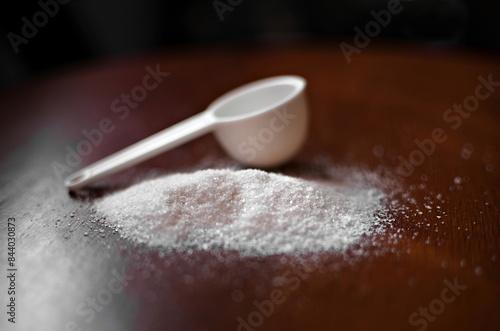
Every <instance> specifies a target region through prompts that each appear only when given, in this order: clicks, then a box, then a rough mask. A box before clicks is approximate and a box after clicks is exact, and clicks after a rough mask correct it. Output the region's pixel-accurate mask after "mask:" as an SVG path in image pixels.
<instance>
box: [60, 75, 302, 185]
mask: <svg viewBox="0 0 500 331" xmlns="http://www.w3.org/2000/svg"><path fill="white" fill-rule="evenodd" d="M305 87H306V81H305V79H304V78H302V77H299V76H277V77H271V78H267V79H262V80H259V81H256V82H253V83H249V84H246V85H243V86H241V87H238V88H236V89H234V90H232V91H230V92H227V93H226V94H224V95H222V96H221V97H219V98H217V99H216V100H215V101H214V102H212V103H211V104H210V105H209V106H208V108H207V110H205V111H203V112H201V113H199V114H198V115H195V116H193V117H190V118H188V119H186V120H184V121H182V122H180V123H178V124H175V125H173V126H171V127H169V128H167V129H165V130H162V131H160V132H158V133H156V134H154V135H152V136H150V137H148V138H146V139H143V140H141V141H139V142H137V143H135V144H133V145H131V146H129V147H127V148H125V149H123V150H121V151H119V152H116V153H114V154H112V155H110V156H108V157H106V158H104V159H102V160H100V161H97V162H95V163H94V164H91V165H89V166H87V167H85V168H83V169H81V170H79V171H77V172H75V173H73V174H71V175H70V176H68V178H66V180H65V181H64V184H65V185H66V187H68V188H69V189H70V190H77V189H79V188H82V187H85V186H87V185H89V184H91V183H93V182H95V181H97V180H99V179H101V178H103V177H105V176H107V175H111V174H113V173H116V172H118V171H120V170H123V169H125V168H128V167H131V166H133V165H135V164H137V163H140V162H142V161H145V160H147V159H149V158H151V157H153V156H156V155H158V154H161V153H163V152H166V151H168V150H170V149H172V148H174V147H177V146H179V145H181V144H183V143H185V142H188V141H190V140H192V139H194V138H197V137H199V136H201V135H204V134H206V133H208V132H211V131H213V132H214V133H215V136H216V137H217V140H218V141H219V143H220V144H221V145H222V147H223V148H224V149H225V150H226V152H227V153H228V154H229V155H231V156H232V157H233V158H234V159H236V160H237V161H239V162H241V163H243V164H246V165H249V166H255V167H271V166H276V165H279V164H281V163H284V162H286V161H288V160H289V159H290V158H291V157H293V156H294V155H295V153H296V152H297V151H298V150H299V149H300V147H301V146H302V143H303V142H304V140H305V137H306V134H307V127H308V106H307V101H306V97H305V93H304V90H305Z"/></svg>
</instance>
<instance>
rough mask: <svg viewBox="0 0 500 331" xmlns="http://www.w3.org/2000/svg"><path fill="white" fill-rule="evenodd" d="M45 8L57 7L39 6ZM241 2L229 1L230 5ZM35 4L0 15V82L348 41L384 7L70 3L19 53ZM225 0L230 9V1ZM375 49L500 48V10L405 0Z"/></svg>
mask: <svg viewBox="0 0 500 331" xmlns="http://www.w3.org/2000/svg"><path fill="white" fill-rule="evenodd" d="M41 1H43V2H50V1H55V0H41ZM234 1H235V2H236V3H238V0H233V3H235V2H234ZM38 2H39V1H22V2H20V1H16V2H14V1H9V2H4V3H3V7H2V9H1V11H0V35H1V39H0V40H1V41H0V56H1V58H2V61H1V64H0V84H1V85H3V86H4V87H5V85H11V84H15V83H19V82H22V81H24V80H26V79H28V78H30V77H32V76H34V75H37V74H40V73H43V72H46V71H48V70H53V69H54V68H62V69H63V68H65V67H67V66H68V65H72V64H75V63H81V62H82V61H88V60H92V59H100V58H109V57H115V56H120V55H124V54H131V53H136V52H140V51H144V50H151V49H156V48H159V47H177V46H185V45H192V44H197V45H200V44H202V45H206V46H207V47H218V46H220V45H221V44H228V43H231V44H242V43H245V44H247V43H290V42H296V41H302V42H303V41H312V42H314V41H323V42H324V41H325V40H328V41H330V40H331V42H332V43H333V44H339V43H340V42H342V41H345V42H348V43H351V44H352V42H353V35H354V30H353V28H354V27H355V26H359V27H360V28H362V29H363V27H364V24H366V23H367V22H368V21H370V20H372V19H373V18H372V16H371V15H370V10H372V9H373V10H376V11H378V10H381V9H385V8H387V1H385V0H373V1H369V0H334V1H321V0H308V1H299V0H242V1H241V3H240V4H239V5H237V6H235V7H234V9H233V11H232V12H229V11H228V12H226V13H225V14H224V20H223V21H221V20H220V18H219V16H218V14H217V12H216V10H215V9H214V4H213V2H214V1H213V0H193V1H181V0H177V1H173V0H100V1H98V0H70V1H69V3H68V4H64V5H59V11H58V13H57V14H56V15H55V17H53V18H50V19H49V20H48V23H47V24H46V25H45V26H43V27H41V28H39V31H38V34H37V35H36V36H35V37H33V38H31V39H29V42H28V43H27V44H21V45H20V47H19V52H18V53H17V54H16V53H15V52H14V50H13V47H12V45H11V43H10V41H9V39H8V37H7V35H8V33H9V32H13V33H16V34H19V35H21V28H22V26H23V24H24V23H23V22H22V20H21V19H22V17H26V18H27V19H28V20H29V21H30V22H32V21H33V15H34V14H35V13H36V12H37V11H39V10H40V9H41V7H40V5H39V4H38ZM222 2H224V3H228V0H223V1H222ZM401 3H402V5H403V7H404V10H403V12H402V13H401V14H398V15H394V16H393V17H392V21H391V23H390V24H389V26H388V27H386V28H383V29H382V32H381V34H380V35H379V36H377V37H376V38H374V40H372V43H382V42H387V41H395V40H397V41H401V40H403V41H410V42H417V43H422V44H425V45H426V44H430V45H433V46H436V45H440V46H443V47H454V48H467V49H473V50H475V51H477V50H479V51H485V50H486V51H489V50H498V49H500V37H499V36H500V24H499V21H500V3H499V2H498V1H486V0H415V1H405V0H402V1H401Z"/></svg>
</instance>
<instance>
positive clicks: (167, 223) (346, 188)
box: [96, 169, 385, 255]
mask: <svg viewBox="0 0 500 331" xmlns="http://www.w3.org/2000/svg"><path fill="white" fill-rule="evenodd" d="M384 198H385V195H384V194H383V193H382V192H381V191H380V190H378V189H376V188H373V187H372V188H366V187H360V186H358V185H340V184H335V185H334V184H323V183H318V182H314V181H307V180H303V179H297V178H294V177H289V176H285V175H279V174H273V173H267V172H264V171H259V170H230V169H223V170H201V171H197V172H194V173H187V174H174V175H170V176H166V177H161V178H157V179H153V180H149V181H145V182H142V183H140V184H137V185H135V186H132V187H130V188H128V189H125V190H124V191H121V192H117V193H115V194H113V195H110V196H108V197H105V198H103V199H102V200H101V201H99V202H97V205H96V208H97V210H98V211H99V212H100V213H102V214H103V215H104V216H106V219H107V221H108V223H110V224H111V225H115V226H116V227H117V229H118V231H119V232H120V234H121V235H122V236H123V237H125V238H129V239H132V240H134V241H136V242H139V243H144V244H147V245H148V246H152V247H163V248H166V249H172V250H185V249H190V248H191V249H201V250H209V249H224V250H236V251H238V252H240V253H241V254H243V255H271V254H279V253H305V252H320V251H326V250H335V251H343V250H345V249H347V248H348V247H350V246H351V245H353V244H355V243H358V242H359V241H360V239H361V238H362V236H363V235H366V234H369V233H371V231H373V230H374V228H375V227H376V226H377V225H380V223H381V222H383V221H384V220H382V219H381V218H380V216H377V215H379V214H380V211H382V210H384V209H385V207H384Z"/></svg>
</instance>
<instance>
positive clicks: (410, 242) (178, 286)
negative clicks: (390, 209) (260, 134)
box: [0, 43, 500, 330]
mask: <svg viewBox="0 0 500 331" xmlns="http://www.w3.org/2000/svg"><path fill="white" fill-rule="evenodd" d="M157 65H158V66H159V68H160V69H161V71H163V72H168V73H169V75H168V77H164V78H163V81H161V82H160V83H159V85H158V87H157V88H155V89H153V90H151V91H149V92H148V95H147V97H146V98H145V99H144V100H143V101H141V102H140V103H139V104H138V105H137V106H136V107H135V108H134V109H132V108H131V109H130V112H129V113H128V114H127V116H125V114H121V113H115V112H113V111H112V106H111V105H112V103H113V101H114V100H115V99H117V98H120V96H121V94H122V93H130V91H131V90H132V89H133V88H134V87H135V86H137V85H140V84H142V80H143V78H144V76H145V75H146V73H147V72H146V69H145V68H146V67H147V66H150V67H151V68H155V67H156V66H157ZM280 74H297V75H302V76H304V77H305V78H306V79H307V80H308V83H309V85H308V94H309V99H310V105H311V116H312V123H311V132H310V136H309V138H308V141H307V142H306V146H305V147H304V149H303V150H302V152H301V153H300V154H299V155H298V156H297V157H296V159H295V160H294V161H293V162H292V163H291V164H289V165H287V166H285V167H283V168H281V169H278V170H279V171H284V172H287V171H293V169H305V168H307V167H308V165H310V164H311V163H312V162H313V161H311V160H315V159H316V158H318V157H319V156H323V157H326V158H329V159H330V160H331V161H330V162H332V163H333V164H343V165H347V166H354V165H355V166H361V167H366V168H368V169H371V170H372V171H376V170H377V169H379V170H380V169H386V170H388V172H389V173H391V174H396V175H397V174H398V170H397V169H398V165H399V162H400V161H399V160H400V159H399V156H402V157H404V158H405V159H406V160H408V158H409V157H410V156H411V155H412V154H411V153H413V156H412V157H413V158H414V159H413V161H415V160H416V161H415V162H417V161H418V155H417V154H419V153H418V152H415V150H416V149H417V148H418V146H417V145H416V144H415V142H414V140H415V139H418V140H420V141H424V140H425V139H429V138H431V137H432V135H433V131H435V130H436V129H441V130H442V131H441V132H437V133H436V134H437V136H438V138H439V137H440V139H441V141H439V142H436V143H435V145H436V147H435V150H434V151H432V152H430V153H429V155H425V157H424V160H423V161H422V164H419V165H416V166H414V170H413V172H412V173H411V174H409V173H408V174H404V176H397V178H398V180H399V181H400V183H401V185H402V187H403V188H404V190H405V191H406V192H408V193H409V195H410V196H411V197H412V198H413V199H414V202H415V204H412V205H409V207H408V208H409V209H410V212H409V213H407V215H410V217H408V218H405V217H403V215H396V216H395V221H394V223H393V227H392V229H389V230H387V231H388V233H387V234H388V235H391V236H388V238H394V235H395V234H399V238H398V240H387V241H385V242H382V244H381V245H382V246H383V248H384V249H383V253H382V254H368V256H366V257H362V258H359V259H357V260H355V261H354V262H353V261H350V260H349V259H345V256H343V255H342V254H326V255H324V256H322V257H321V259H320V263H321V264H323V265H324V266H325V268H323V270H322V271H320V270H317V271H313V272H309V273H307V275H306V276H307V277H304V279H302V281H301V282H300V283H299V286H298V288H296V289H294V290H293V291H291V292H290V293H287V296H286V300H285V302H283V303H281V304H279V305H276V306H275V308H274V311H273V312H272V313H271V314H269V316H265V318H263V320H262V321H260V320H258V318H257V317H256V316H257V315H256V314H254V316H253V317H251V316H250V315H251V314H252V313H253V312H254V311H255V310H256V306H255V304H254V301H255V300H256V301H257V302H263V300H266V299H269V295H270V293H271V292H272V290H273V289H274V288H276V286H277V285H276V283H275V282H274V281H273V280H274V279H275V278H276V277H278V276H280V275H282V274H283V273H284V272H287V271H288V272H292V273H296V274H297V273H300V268H301V266H300V265H296V264H294V262H293V258H288V257H287V258H285V259H281V257H280V256H270V257H263V258H238V257H236V256H233V255H231V254H230V253H228V254H227V256H226V257H225V258H222V259H221V258H220V257H219V258H218V257H217V256H216V255H214V254H212V253H210V252H184V253H176V254H166V255H165V254H162V253H161V252H158V251H154V250H148V249H145V248H144V247H139V246H136V245H134V244H133V243H131V242H129V241H127V240H124V239H121V238H120V237H119V235H118V234H116V233H114V232H113V231H112V230H110V229H109V228H107V227H103V226H102V225H100V223H101V222H102V221H99V219H100V218H99V217H98V216H99V215H97V216H96V215H95V214H93V211H92V201H93V200H94V199H96V198H98V197H101V196H104V195H106V194H109V193H110V192H113V191H114V190H116V189H119V188H122V187H126V186H128V185H130V184H131V183H133V182H134V181H137V180H139V179H140V178H144V177H145V176H149V175H151V174H152V173H154V174H158V173H163V172H164V173H170V172H173V171H186V170H189V169H191V168H193V167H200V164H201V167H210V166H212V165H213V164H215V163H217V162H221V161H228V162H229V160H228V158H227V157H226V156H225V154H224V152H223V151H222V150H221V148H220V147H219V146H218V145H217V143H216V141H215V139H214V137H213V136H211V135H208V136H205V137H202V138H200V139H198V140H195V141H193V142H191V143H188V144H186V145H184V146H182V147H179V148H177V149H175V150H172V151H169V152H167V153H165V154H163V155H161V156H159V157H156V158H154V159H151V160H149V161H147V162H145V163H143V164H141V165H139V166H137V167H135V168H133V169H130V170H128V171H125V172H123V173H121V174H118V175H116V176H113V177H110V178H107V179H105V180H103V181H101V182H100V184H99V185H97V186H96V187H94V188H92V189H89V190H86V191H83V192H81V193H79V194H76V195H75V194H73V195H70V194H68V192H67V190H66V189H65V188H64V187H63V186H62V183H61V181H60V180H59V179H58V178H57V176H56V175H55V171H54V169H53V165H54V162H58V163H59V164H66V159H65V158H66V154H67V149H66V148H67V147H68V146H69V147H71V148H76V145H77V144H78V142H80V141H82V139H84V138H85V136H84V135H83V133H82V130H84V129H86V130H91V129H93V128H97V127H99V123H100V121H102V119H103V118H108V119H109V120H110V121H111V122H112V124H113V125H114V130H113V132H110V133H108V134H105V135H104V137H103V139H102V142H101V143H100V144H98V145H97V146H94V147H93V150H92V152H91V153H90V154H89V155H88V156H86V157H84V158H83V160H82V165H83V164H89V163H91V162H93V161H96V160H98V159H100V158H102V157H104V156H106V155H108V154H109V153H111V152H113V151H116V150H118V149H120V148H123V147H125V146H127V145H129V144H131V143H133V142H135V141H137V140H139V139H141V138H144V137H146V136H148V135H150V134H152V133H154V132H156V131H159V130H161V129H163V128H165V127H167V126H169V125H171V124H174V123H176V122H178V121H180V120H182V119H184V118H187V117H188V116H190V115H193V114H195V113H197V112H199V111H201V110H203V109H204V107H205V106H206V105H208V103H210V101H212V100H213V99H214V98H215V97H217V96H218V95H220V94H222V93H223V92H225V91H227V90H229V89H231V88H234V87H236V86H239V85H241V84H243V83H246V82H249V81H252V80H255V79H259V78H264V77H268V76H273V75H280ZM478 77H483V78H484V79H486V80H488V79H490V80H492V81H494V82H500V63H499V61H498V54H477V53H473V52H468V53H467V52H459V51H451V50H450V51H448V50H443V49H436V48H425V47H417V46H410V45H399V46H398V45H373V46H371V45H370V46H369V47H367V48H366V49H363V50H362V52H361V54H355V55H353V58H352V62H351V63H350V64H348V63H347V62H346V61H345V59H344V58H343V55H342V53H341V51H340V49H339V47H338V45H337V44H336V43H332V44H303V45H288V46H287V45H283V46H273V47H271V46H255V45H254V46H241V47H228V46H226V47H219V48H215V47H214V48H210V49H206V48H201V47H200V48H184V49H165V50H161V51H157V52H153V53H145V54H140V55H135V56H126V57H122V58H118V59H108V60H102V61H97V62H94V63H87V64H81V65H75V66H73V67H71V68H64V69H60V70H59V71H57V72H53V73H51V74H48V75H45V76H43V77H39V78H37V79H34V80H32V81H30V82H28V83H26V84H24V85H20V86H16V87H13V88H9V89H7V90H4V91H2V92H1V93H0V109H1V114H2V115H1V116H2V121H1V123H2V130H1V133H0V134H1V139H0V146H1V153H0V159H1V162H2V171H1V175H0V176H1V213H2V223H1V234H2V235H1V238H2V240H1V245H2V248H1V250H0V251H1V252H2V256H1V257H0V261H1V262H2V272H4V273H6V274H7V268H8V267H7V243H6V238H7V229H6V226H7V220H8V219H9V218H15V232H16V239H17V241H16V244H17V246H16V257H15V258H16V261H15V263H16V265H15V266H16V268H18V270H17V277H16V287H17V288H16V290H17V292H16V324H15V326H14V325H13V324H12V323H8V322H7V318H8V317H9V316H8V315H7V314H6V312H5V311H6V308H5V307H6V306H5V305H6V304H7V300H8V298H7V295H6V291H7V287H8V286H9V284H8V282H7V281H6V280H7V278H6V276H4V274H3V273H2V277H1V279H2V281H1V293H2V307H4V308H2V314H1V316H2V318H1V319H2V321H1V323H2V324H1V326H2V327H1V329H2V330H16V329H18V330H76V329H80V330H236V329H239V330H250V329H255V330H277V329H283V330H424V329H428V330H497V329H498V325H499V323H500V239H499V237H500V222H499V221H500V210H499V208H500V192H499V187H500V132H499V129H500V112H499V107H500V86H498V84H497V86H495V83H492V84H491V83H490V85H488V86H489V87H486V88H479V93H480V96H481V98H482V99H484V100H479V101H478V105H477V104H474V100H475V99H474V95H475V94H476V89H477V88H478V84H480V83H481V78H478ZM488 77H489V78H488ZM488 88H489V89H490V90H488ZM486 95H487V96H486ZM464 100H466V102H469V105H468V106H467V109H472V110H473V111H468V110H467V109H465V107H464V108H463V109H465V111H463V114H464V115H463V116H461V115H458V114H459V113H454V114H451V113H447V110H448V109H450V108H452V107H453V105H454V104H457V105H460V104H462V103H463V102H464ZM474 108H477V109H475V110H474ZM119 115H123V116H122V117H123V119H120V117H119ZM443 116H445V118H443ZM446 116H448V117H446ZM450 116H455V117H453V118H452V117H450ZM457 116H459V117H457ZM443 135H445V136H446V138H445V139H444V138H443ZM438 140H439V139H438ZM427 141H428V140H427ZM422 155H423V154H422ZM76 168H77V167H75V168H74V169H76ZM67 174H68V173H65V174H64V175H67ZM400 174H402V173H400ZM439 193H441V194H440V195H439ZM432 199H434V200H435V199H438V200H439V201H438V202H436V204H439V206H440V208H441V211H440V213H437V211H436V209H435V208H434V209H432V210H431V211H428V210H426V208H425V205H426V204H428V203H429V201H430V200H432ZM436 201H437V200H436ZM418 211H424V212H422V213H421V214H419V213H418ZM72 213H74V216H72ZM441 215H444V216H442V217H441V218H438V217H437V216H441ZM96 219H97V220H98V221H96ZM208 267H209V268H208ZM207 268H208V269H209V270H210V272H206V271H207ZM120 284H121V285H120ZM239 317H240V318H241V319H238V318H239ZM249 317H250V318H254V319H255V320H254V321H253V323H254V324H255V325H254V326H251V324H248V325H244V324H241V320H244V321H247V322H248V318H249ZM239 325H240V326H239ZM5 327H7V328H5Z"/></svg>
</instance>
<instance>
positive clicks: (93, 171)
mask: <svg viewBox="0 0 500 331" xmlns="http://www.w3.org/2000/svg"><path fill="white" fill-rule="evenodd" d="M214 124H215V119H214V118H213V116H212V115H211V114H210V113H208V112H202V113H200V114H197V115H194V116H193V117H190V118H188V119H186V120H184V121H182V122H180V123H177V124H175V125H173V126H171V127H169V128H166V129H165V130H162V131H160V132H158V133H156V134H154V135H152V136H150V137H148V138H145V139H143V140H141V141H139V142H137V143H135V144H133V145H131V146H129V147H127V148H124V149H122V150H121V151H119V152H116V153H114V154H111V155H109V156H107V157H105V158H104V159H102V160H100V161H97V162H95V163H93V164H91V165H89V166H87V167H85V168H83V169H81V170H78V171H77V172H74V173H73V174H71V175H70V176H68V177H67V178H66V180H65V181H64V185H65V186H66V187H67V188H69V189H70V190H77V189H79V188H82V187H84V186H87V185H88V184H91V183H93V182H95V181H97V180H99V179H101V178H103V177H105V176H107V175H111V174H113V173H116V172H118V171H120V170H123V169H126V168H128V167H131V166H133V165H136V164H138V163H140V162H142V161H145V160H147V159H149V158H152V157H153V156H156V155H158V154H161V153H163V152H166V151H168V150H170V149H172V148H174V147H177V146H179V145H181V144H183V143H186V142H188V141H190V140H193V139H195V138H197V137H199V136H201V135H204V134H206V133H208V132H210V131H211V130H212V127H213V125H214Z"/></svg>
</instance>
